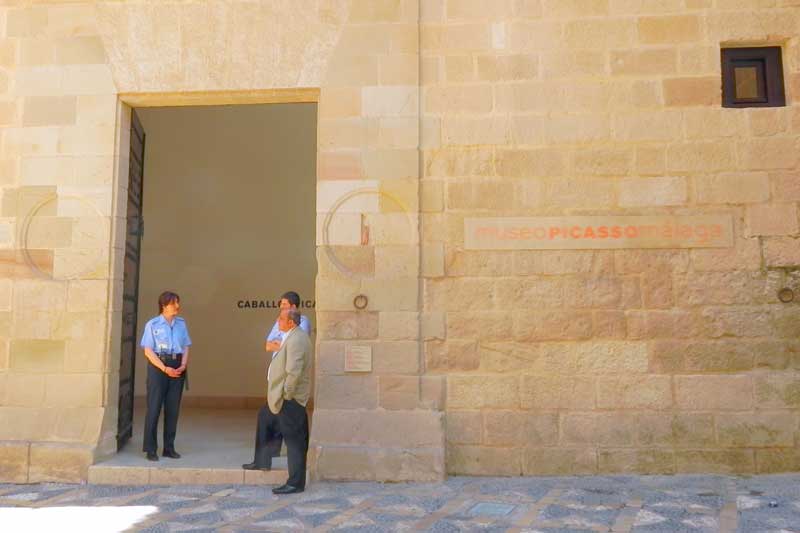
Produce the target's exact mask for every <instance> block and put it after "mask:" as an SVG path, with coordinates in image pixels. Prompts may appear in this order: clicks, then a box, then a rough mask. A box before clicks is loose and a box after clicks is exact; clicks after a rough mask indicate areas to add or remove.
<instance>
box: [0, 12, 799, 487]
mask: <svg viewBox="0 0 800 533" xmlns="http://www.w3.org/2000/svg"><path fill="white" fill-rule="evenodd" d="M489 6H490V7H489ZM420 7H421V9H420ZM799 11H800V10H798V4H797V1H796V0H752V1H746V0H660V1H655V0H498V1H495V2H491V3H490V4H489V3H487V2H484V1H481V0H422V1H421V2H419V1H418V0H276V1H269V2H258V1H250V0H241V1H234V0H225V1H218V0H214V1H212V0H182V1H177V0H176V1H169V0H164V1H159V2H146V1H138V0H123V1H111V0H108V1H86V2H81V1H72V0H69V1H67V0H64V1H59V0H52V1H35V2H34V1H32V0H9V1H6V2H4V3H3V6H2V8H0V37H2V39H0V92H2V94H3V97H2V98H1V99H0V126H2V132H0V137H2V143H1V144H0V202H1V203H0V269H1V270H0V271H2V276H0V479H2V480H13V481H31V482H35V481H43V480H66V481H69V480H72V481H74V480H80V479H85V476H86V468H87V466H88V464H90V463H91V462H92V461H95V460H97V459H98V458H101V457H104V456H106V455H108V454H110V453H113V451H114V440H115V439H114V437H115V433H116V422H117V413H116V409H117V407H116V405H117V381H118V354H119V340H118V339H119V336H120V333H119V331H120V323H121V316H120V312H119V310H120V309H121V287H122V286H121V277H122V257H123V246H124V234H123V232H124V229H123V228H124V224H123V223H122V222H123V221H124V218H123V217H124V212H123V206H124V198H125V194H126V193H127V191H126V190H125V187H126V184H127V166H128V161H127V146H128V128H129V121H130V107H129V105H128V104H130V105H167V104H169V105H185V104H189V103H193V104H211V103H216V104H218V103H268V102H276V101H308V99H309V98H310V97H309V95H312V94H313V95H314V96H313V98H314V99H318V103H319V108H318V109H319V116H318V120H319V124H318V139H317V144H318V162H317V174H318V176H317V177H318V187H317V206H318V214H317V225H318V229H317V245H318V261H319V273H318V277H317V284H316V286H317V294H316V301H317V313H318V314H317V317H318V345H317V353H316V380H317V381H316V383H317V390H316V398H315V400H316V402H315V405H316V409H315V415H314V424H313V435H312V450H311V465H312V469H313V472H314V474H315V475H316V476H317V477H320V478H326V479H379V480H406V479H417V480H431V479H439V478H440V477H441V476H443V475H444V473H445V436H446V441H447V443H446V450H447V456H446V465H447V471H448V472H450V473H467V474H507V475H518V474H550V473H594V472H632V471H635V472H647V473H669V472H697V471H703V472H773V471H784V470H792V469H797V468H798V467H800V452H798V449H797V446H796V441H797V433H798V426H797V424H798V407H800V405H799V404H800V400H798V388H797V383H798V379H797V378H798V370H800V362H798V354H797V352H798V344H797V342H798V341H797V340H796V339H797V337H798V333H800V325H798V324H800V320H798V319H800V313H799V312H798V308H797V304H796V303H790V304H783V303H780V302H779V301H778V299H777V296H776V293H777V290H778V289H780V288H782V287H790V288H793V289H800V280H799V279H798V274H797V272H798V270H797V267H798V266H800V247H799V246H798V241H797V237H798V236H799V235H798V219H797V202H798V201H800V179H798V173H797V172H798V153H800V152H798V150H797V148H798V132H800V114H797V113H796V112H795V110H796V109H797V107H796V106H791V105H790V106H788V107H784V108H774V109H746V110H743V109H736V110H733V109H723V108H721V106H720V81H719V80H720V65H719V63H720V62H719V47H720V45H721V44H734V45H736V44H778V45H781V46H782V47H783V54H784V55H783V58H784V66H785V68H784V70H785V73H786V80H787V92H788V99H789V102H790V103H791V102H792V99H793V97H796V95H797V94H798V93H800V46H798V39H797V35H798V28H799V26H798V22H800V13H799ZM309 89H310V90H309ZM710 213H714V214H717V213H722V214H730V215H732V217H733V220H734V228H735V239H734V242H735V245H734V246H733V247H732V248H728V249H717V250H703V249H693V250H661V251H644V250H619V251H594V252H591V251H581V250H577V251H576V250H572V251H498V252H483V251H473V250H470V251H468V250H465V249H464V234H463V229H464V223H463V221H464V218H465V217H467V216H470V217H471V216H509V215H522V216H537V215H609V214H612V215H636V214H710ZM360 294H363V295H365V296H367V297H368V305H367V307H366V309H364V310H361V311H357V310H355V309H354V306H353V300H354V298H355V297H356V296H357V295H360ZM348 345H362V346H363V345H366V346H371V347H372V350H373V367H372V372H369V373H364V374H352V373H347V372H345V371H344V354H345V350H346V348H347V346H348ZM196 349H198V350H199V349H201V347H196ZM445 426H446V430H445ZM445 431H446V433H445Z"/></svg>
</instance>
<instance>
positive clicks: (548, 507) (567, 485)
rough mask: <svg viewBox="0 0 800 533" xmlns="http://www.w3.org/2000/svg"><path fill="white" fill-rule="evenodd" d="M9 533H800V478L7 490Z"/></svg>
mask: <svg viewBox="0 0 800 533" xmlns="http://www.w3.org/2000/svg"><path fill="white" fill-rule="evenodd" d="M0 529H2V531H4V532H12V531H26V532H27V531H78V530H79V531H81V532H82V533H86V532H89V531H103V532H109V531H147V532H168V531H230V532H234V531H276V532H286V531H348V532H349V531H353V532H383V531H430V532H457V531H470V532H472V531H475V532H478V531H480V532H484V531H491V532H501V531H503V532H542V533H556V532H559V533H577V532H594V531H610V532H628V531H631V532H636V533H645V532H648V533H650V532H653V533H654V532H733V531H737V532H742V533H751V532H752V533H769V532H776V533H777V532H797V531H800V475H797V474H792V475H775V476H754V477H732V476H699V475H698V476H595V477H561V478H552V477H546V478H545V477H541V478H474V477H453V478H450V479H448V480H447V481H446V482H444V483H438V484H401V483H398V484H379V483H315V484H313V485H312V486H310V487H309V488H308V490H307V491H306V492H305V493H303V494H297V495H291V496H282V497H277V496H273V495H272V493H271V491H270V487H269V486H265V485H243V484H231V485H164V486H152V485H140V486H131V485H61V484H39V485H2V484H0Z"/></svg>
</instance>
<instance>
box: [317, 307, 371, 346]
mask: <svg viewBox="0 0 800 533" xmlns="http://www.w3.org/2000/svg"><path fill="white" fill-rule="evenodd" d="M378 322H379V314H378V313H377V312H367V311H354V312H349V311H336V312H333V311H317V330H318V332H319V333H318V334H319V338H320V340H331V339H374V338H376V337H377V336H378Z"/></svg>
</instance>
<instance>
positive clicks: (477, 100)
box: [425, 84, 493, 114]
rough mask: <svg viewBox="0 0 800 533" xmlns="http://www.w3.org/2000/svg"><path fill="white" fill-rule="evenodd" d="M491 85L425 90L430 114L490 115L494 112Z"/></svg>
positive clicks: (427, 110)
mask: <svg viewBox="0 0 800 533" xmlns="http://www.w3.org/2000/svg"><path fill="white" fill-rule="evenodd" d="M492 105H493V104H492V86H491V85H488V84H486V85H456V86H450V87H430V88H428V89H426V90H425V111H426V112H428V113H450V114H459V113H489V112H491V111H492Z"/></svg>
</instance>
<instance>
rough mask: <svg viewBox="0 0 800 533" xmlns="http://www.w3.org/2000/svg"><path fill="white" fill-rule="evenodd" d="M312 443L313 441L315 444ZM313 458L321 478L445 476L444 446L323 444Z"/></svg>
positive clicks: (417, 478) (424, 478) (429, 479)
mask: <svg viewBox="0 0 800 533" xmlns="http://www.w3.org/2000/svg"><path fill="white" fill-rule="evenodd" d="M312 445H313V444H312ZM311 453H313V454H314V457H312V461H313V462H314V463H315V465H316V474H317V476H318V477H319V479H321V480H331V481H334V480H348V481H352V480H364V481H366V480H371V481H418V482H426V481H427V482H435V481H441V480H442V479H443V478H444V452H443V450H442V449H441V448H422V449H413V450H405V449H400V448H391V449H365V448H353V447H335V446H320V447H314V448H312V451H311Z"/></svg>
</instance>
